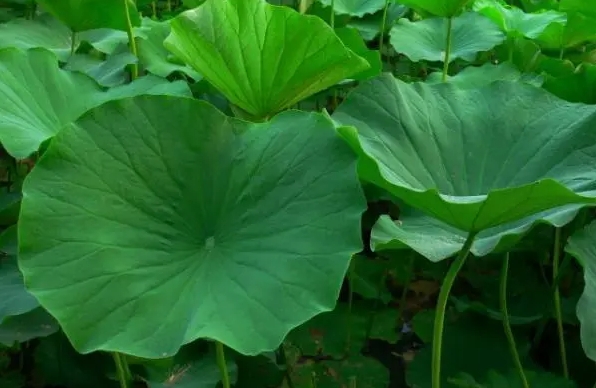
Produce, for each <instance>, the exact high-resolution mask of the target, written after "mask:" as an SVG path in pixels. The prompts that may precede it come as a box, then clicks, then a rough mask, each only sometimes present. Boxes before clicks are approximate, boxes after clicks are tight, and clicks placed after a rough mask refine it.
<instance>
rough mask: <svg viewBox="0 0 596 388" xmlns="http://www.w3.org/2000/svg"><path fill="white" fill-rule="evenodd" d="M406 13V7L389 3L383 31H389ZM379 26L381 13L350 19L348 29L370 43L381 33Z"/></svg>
mask: <svg viewBox="0 0 596 388" xmlns="http://www.w3.org/2000/svg"><path fill="white" fill-rule="evenodd" d="M406 12H408V7H406V6H404V5H401V4H396V3H389V6H388V8H387V15H385V27H384V28H383V31H386V30H388V29H390V28H391V27H392V26H393V25H394V24H395V22H396V21H397V20H398V19H399V18H401V17H403V16H404V15H405V14H406ZM381 24H383V11H378V12H376V13H374V14H373V15H364V16H363V17H361V18H351V19H350V21H349V22H348V27H352V28H355V29H357V30H358V32H359V33H360V35H361V36H362V38H363V39H364V40H366V41H370V40H373V39H374V38H375V37H376V36H378V35H379V33H380V32H381Z"/></svg>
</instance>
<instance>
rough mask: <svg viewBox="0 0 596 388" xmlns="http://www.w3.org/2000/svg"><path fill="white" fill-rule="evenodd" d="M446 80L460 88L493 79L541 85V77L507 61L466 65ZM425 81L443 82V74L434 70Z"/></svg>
mask: <svg viewBox="0 0 596 388" xmlns="http://www.w3.org/2000/svg"><path fill="white" fill-rule="evenodd" d="M447 81H448V82H450V83H452V84H454V85H457V86H458V87H460V88H477V87H481V86H484V85H487V84H490V83H491V82H495V81H517V82H527V83H529V84H531V85H534V86H541V85H542V83H543V77H542V76H540V75H538V74H533V73H522V72H521V71H519V70H518V68H517V67H516V66H515V65H513V64H511V63H509V62H503V63H499V64H498V65H495V64H492V63H490V62H486V63H484V64H483V65H482V66H467V67H465V68H464V69H463V70H462V71H460V72H459V73H457V74H456V75H454V76H452V77H447ZM426 82H428V83H439V82H444V81H443V74H442V73H441V72H439V71H435V72H434V73H431V74H430V75H429V76H428V77H427V78H426Z"/></svg>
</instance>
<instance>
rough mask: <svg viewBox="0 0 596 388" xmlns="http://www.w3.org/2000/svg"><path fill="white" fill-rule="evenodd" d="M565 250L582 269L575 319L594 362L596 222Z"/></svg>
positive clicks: (575, 237)
mask: <svg viewBox="0 0 596 388" xmlns="http://www.w3.org/2000/svg"><path fill="white" fill-rule="evenodd" d="M565 250H566V251H567V252H568V253H570V254H571V255H573V256H575V257H576V258H577V259H578V260H579V261H580V262H581V264H582V265H583V267H584V281H585V286H584V292H583V294H582V296H581V298H580V299H579V302H578V303H577V317H578V318H579V321H580V326H581V330H580V333H581V340H582V346H583V348H584V351H585V352H586V355H587V356H588V357H589V358H591V359H592V360H594V361H596V221H595V222H592V223H591V224H589V225H587V226H586V227H585V228H584V229H582V230H580V231H578V232H576V233H575V234H574V235H572V236H571V237H570V238H569V240H568V241H567V246H566V247H565Z"/></svg>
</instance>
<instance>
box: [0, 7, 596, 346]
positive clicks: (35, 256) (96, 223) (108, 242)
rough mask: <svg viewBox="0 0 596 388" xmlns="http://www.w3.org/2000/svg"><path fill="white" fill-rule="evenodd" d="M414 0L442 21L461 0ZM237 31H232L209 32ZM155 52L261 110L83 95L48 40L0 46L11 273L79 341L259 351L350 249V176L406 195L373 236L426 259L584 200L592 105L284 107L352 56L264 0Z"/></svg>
mask: <svg viewBox="0 0 596 388" xmlns="http://www.w3.org/2000/svg"><path fill="white" fill-rule="evenodd" d="M54 3H56V2H54ZM417 3H418V5H419V6H420V8H421V9H423V10H426V11H428V12H434V13H435V14H437V15H439V16H445V17H451V16H453V15H454V14H455V13H456V11H457V10H459V9H461V7H462V6H463V4H464V3H465V1H460V0H453V1H449V2H446V3H445V4H446V5H445V6H444V7H439V8H440V9H439V8H437V9H435V8H436V7H434V6H432V4H431V2H430V1H422V0H420V1H418V2H417ZM432 3H433V4H434V3H436V2H432ZM54 5H55V4H54ZM61 9H62V8H60V7H57V8H55V9H54V11H53V14H54V15H55V16H56V17H58V18H61V17H62V19H63V22H64V23H66V24H67V25H69V27H71V28H73V29H75V30H77V29H81V30H82V29H85V28H90V27H89V26H87V25H80V24H77V23H80V21H79V20H78V19H73V20H70V19H68V18H66V16H64V12H63V11H61ZM132 11H134V9H133V10H132ZM247 15H250V17H248V16H247ZM240 21H242V23H241V22H240ZM244 21H246V23H245V24H243V23H244ZM88 22H89V23H92V22H93V21H92V20H91V21H88ZM113 23H114V27H113V28H119V26H120V24H121V19H115V20H114V21H113ZM100 24H101V23H100ZM91 25H93V26H95V25H94V24H91ZM206 26H209V28H207V27H206ZM283 28H285V29H284V34H267V33H266V32H267V31H268V29H274V30H277V31H279V30H280V29H283ZM245 30H251V31H253V32H254V33H253V35H251V36H250V37H249V38H250V39H248V38H247V39H248V40H247V43H246V44H243V45H240V44H238V45H229V44H228V43H229V42H239V40H238V36H237V35H238V34H239V33H242V32H244V31H245ZM315 38H316V39H315ZM313 39H314V40H313ZM222 42H226V44H223V43H222ZM313 42H314V43H313ZM164 46H165V48H167V49H168V50H169V51H171V52H172V53H174V54H175V55H176V56H177V57H178V58H180V59H181V60H183V61H184V62H185V63H186V64H187V65H189V66H190V67H191V68H192V70H193V71H194V72H196V73H197V74H200V75H201V76H203V77H204V78H205V79H207V80H208V81H209V82H210V83H211V84H213V85H214V86H215V87H216V88H218V89H219V90H220V91H221V92H222V94H224V95H225V96H226V97H227V98H228V99H229V100H230V101H231V102H232V103H233V104H234V105H235V106H236V107H238V108H240V109H241V110H243V111H244V112H245V113H247V114H248V115H249V116H250V117H253V118H255V119H257V121H261V122H259V123H251V122H247V121H243V120H240V119H237V118H231V117H228V116H226V115H224V114H223V113H222V112H220V111H219V110H218V109H216V108H215V107H214V106H212V105H210V104H209V103H207V102H205V101H198V100H195V99H192V98H191V97H190V96H191V93H190V90H189V89H188V87H187V86H186V84H184V83H179V82H178V83H176V82H175V83H169V82H167V81H165V80H164V79H163V78H160V77H147V76H144V77H142V78H141V79H139V80H137V81H134V82H132V83H130V84H128V85H124V86H119V87H116V88H111V89H109V90H105V88H101V87H99V85H97V83H96V82H94V81H93V80H92V79H90V78H88V77H85V76H84V75H82V74H78V73H69V72H66V71H65V70H63V69H61V68H59V67H58V64H57V59H56V56H55V54H53V53H52V52H50V51H47V50H42V49H33V50H28V51H23V50H20V49H16V48H12V49H11V48H9V49H2V50H0V64H1V66H2V69H1V70H3V71H2V73H3V74H12V76H11V77H4V78H2V79H0V94H3V95H6V96H10V98H11V101H12V102H13V104H10V105H8V104H7V105H6V106H4V105H3V106H0V141H1V142H2V143H3V145H4V146H5V147H6V149H7V150H8V152H9V153H10V154H11V155H13V156H15V157H18V158H23V157H26V156H28V155H30V154H31V153H32V152H35V151H37V150H38V149H39V147H40V145H42V143H44V142H48V143H49V144H48V147H47V149H46V150H45V151H44V152H43V155H42V156H41V158H40V159H39V161H38V163H37V164H36V166H35V168H34V169H33V170H32V172H31V173H30V174H29V176H28V177H27V179H26V181H25V183H24V186H23V199H22V204H21V214H20V218H19V224H18V239H19V255H18V267H19V269H20V271H21V272H22V274H23V277H24V282H25V286H26V289H27V292H29V293H31V294H32V295H33V296H34V297H35V301H38V302H39V303H40V304H41V306H42V307H43V308H44V309H45V310H47V311H48V312H49V313H50V314H51V316H52V317H54V318H55V319H56V320H57V322H58V323H59V324H60V326H61V327H62V328H63V330H64V332H65V333H66V335H67V336H68V337H69V339H70V340H71V342H72V344H73V345H74V346H75V348H76V349H77V350H78V351H80V352H82V353H87V352H92V351H95V350H106V351H119V352H123V353H127V354H132V355H136V356H140V357H147V358H159V357H165V356H170V355H173V354H175V353H176V351H177V350H178V349H179V348H180V347H181V346H182V345H183V344H186V343H188V342H191V341H193V340H195V339H197V338H210V339H214V340H218V341H221V342H223V343H224V344H226V345H228V346H230V347H232V348H234V349H236V350H237V351H239V352H241V353H244V354H257V353H260V352H262V351H265V350H271V349H273V348H275V347H276V346H277V345H279V343H280V342H281V341H282V339H283V338H284V336H285V335H286V334H287V333H288V332H289V331H290V330H291V329H293V328H294V327H296V326H297V325H300V324H301V323H303V322H305V321H306V320H308V319H310V318H311V317H313V316H314V315H316V314H319V313H321V312H323V311H328V310H331V309H332V308H333V307H334V305H335V301H336V299H337V296H338V294H339V289H340V286H341V284H342V281H343V278H344V275H345V273H346V270H347V268H348V265H349V262H350V259H351V257H352V255H353V254H354V253H356V252H358V251H360V250H361V249H362V241H361V238H360V219H361V215H362V212H363V211H364V210H365V207H366V203H365V199H364V195H363V193H362V190H361V181H362V180H364V181H367V182H370V183H373V184H375V185H377V186H379V187H380V188H382V189H385V190H387V192H389V193H390V194H392V195H394V196H396V197H398V198H399V199H401V200H402V201H404V203H406V204H407V205H409V206H410V207H411V208H412V209H413V210H412V212H411V213H410V214H408V215H407V216H409V217H410V218H409V219H408V218H407V217H406V218H405V219H404V220H403V222H402V224H401V225H397V224H394V223H392V222H391V221H390V220H389V222H387V221H388V220H386V219H384V220H383V219H382V220H380V221H379V224H378V225H377V226H376V227H375V231H374V233H373V237H375V236H376V237H375V238H374V239H373V240H374V242H375V243H376V244H378V245H379V246H381V245H383V244H389V245H391V244H395V245H400V244H401V245H402V246H403V245H405V246H410V247H412V248H413V249H416V250H419V251H420V250H422V249H427V251H426V253H427V256H428V257H429V258H431V259H433V260H440V259H442V258H444V257H447V256H449V255H451V254H453V253H454V252H456V251H457V250H458V249H460V247H461V244H463V240H465V238H466V236H467V235H468V234H470V233H473V234H476V235H477V239H478V240H477V243H476V245H474V246H473V252H475V253H478V254H483V253H488V252H490V251H492V250H494V249H496V248H498V247H503V246H504V245H507V244H510V243H513V242H514V241H515V240H516V239H517V238H518V236H519V235H521V234H523V233H525V232H526V231H527V230H529V229H530V228H531V226H532V225H534V224H536V223H539V222H548V223H551V224H553V225H562V224H564V223H566V222H568V221H569V220H570V219H571V218H573V216H574V214H575V212H577V211H578V210H579V208H581V207H582V206H588V205H592V204H593V203H594V201H595V199H594V198H595V197H596V189H595V188H596V186H595V180H596V172H594V169H593V166H594V165H595V162H596V160H595V159H596V146H594V144H596V132H595V131H594V127H595V126H596V107H593V106H588V105H581V104H573V103H568V102H565V101H562V100H560V99H557V98H555V97H553V96H552V95H550V94H548V93H547V92H546V91H544V90H542V89H539V88H537V87H535V86H532V85H528V84H524V83H521V82H506V81H500V82H494V83H491V84H488V85H484V86H478V87H474V88H471V87H461V86H458V85H456V84H451V83H449V82H447V83H439V84H424V83H414V84H407V83H404V82H402V81H399V80H397V79H395V78H394V77H393V76H392V75H389V74H384V75H381V76H379V77H376V78H373V79H371V80H368V81H365V82H363V83H362V84H361V85H360V86H359V87H358V88H357V89H355V90H354V91H352V92H351V93H350V95H349V97H348V98H347V100H346V101H345V102H343V103H342V104H341V105H340V106H339V108H338V109H337V110H336V111H335V112H334V114H333V116H332V117H331V118H330V117H329V116H326V115H323V114H320V113H310V112H303V111H292V110H290V111H284V110H285V109H286V108H289V107H291V106H293V105H294V104H295V103H297V102H298V101H300V100H302V99H304V98H306V97H308V96H311V95H313V94H314V93H317V92H319V91H321V90H324V89H326V88H328V87H330V86H333V85H334V84H336V83H337V82H340V81H341V80H343V79H344V78H348V77H350V76H352V75H354V74H358V73H361V72H363V71H365V70H367V68H368V67H369V64H368V62H367V61H366V60H365V59H363V58H362V57H360V56H359V55H357V54H355V53H354V52H353V51H352V50H350V49H349V48H347V47H346V46H345V45H344V44H343V43H342V42H341V41H340V40H339V38H338V37H337V36H336V35H335V34H334V33H333V30H332V29H330V28H329V27H328V26H327V25H326V24H325V23H324V22H323V21H322V20H320V19H318V18H316V17H314V16H306V15H299V14H298V13H296V12H293V11H291V10H289V9H287V8H281V7H274V6H271V5H269V4H267V3H266V2H264V1H241V0H229V1H226V2H219V1H213V0H209V1H207V2H206V3H205V4H204V5H203V6H201V7H199V8H197V9H194V10H191V11H187V12H185V13H183V14H181V15H180V16H178V17H177V18H175V19H174V20H173V21H172V22H171V33H170V35H169V36H168V37H167V38H166V39H165V42H164ZM280 47H292V50H280V49H279V48H280ZM298 52H300V53H302V54H301V55H298V54H297V53H298ZM271 69H273V70H271ZM164 71H165V70H164ZM44 82H45V83H46V84H50V85H52V87H41V86H40V85H42V84H43V83H44ZM58 91H60V92H58ZM279 111H284V112H282V113H277V112H279ZM15 134H17V135H15ZM383 222H384V224H383ZM425 225H426V226H428V227H426V226H425ZM383 233H384V234H383ZM379 236H382V238H381V237H379ZM437 236H439V237H438V238H437ZM423 241H429V244H435V245H434V246H433V248H432V249H428V248H424V247H423V244H422V242H423ZM443 242H448V243H449V244H450V245H449V244H448V246H447V245H441V244H443ZM592 281H593V279H592ZM28 301H29V302H30V303H32V304H35V303H36V302H35V301H33V300H32V299H28ZM584 305H585V304H584Z"/></svg>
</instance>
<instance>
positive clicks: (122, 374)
mask: <svg viewBox="0 0 596 388" xmlns="http://www.w3.org/2000/svg"><path fill="white" fill-rule="evenodd" d="M112 357H113V358H114V364H116V374H117V376H118V381H119V382H120V388H128V383H129V382H130V380H132V378H131V375H130V370H129V369H128V363H127V362H126V359H125V358H124V356H123V355H122V354H120V353H118V352H112Z"/></svg>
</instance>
